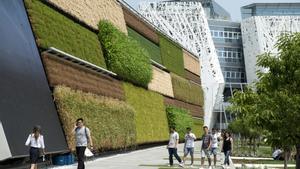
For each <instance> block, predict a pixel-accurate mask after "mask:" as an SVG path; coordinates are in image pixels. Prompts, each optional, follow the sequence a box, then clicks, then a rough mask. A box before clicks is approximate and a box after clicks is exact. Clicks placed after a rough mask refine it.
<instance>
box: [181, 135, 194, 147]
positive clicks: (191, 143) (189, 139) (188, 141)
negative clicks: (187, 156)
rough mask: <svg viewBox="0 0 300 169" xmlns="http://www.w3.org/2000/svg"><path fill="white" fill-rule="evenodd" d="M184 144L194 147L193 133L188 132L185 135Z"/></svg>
mask: <svg viewBox="0 0 300 169" xmlns="http://www.w3.org/2000/svg"><path fill="white" fill-rule="evenodd" d="M184 138H185V144H186V145H185V146H186V148H194V147H195V138H196V136H195V134H193V133H190V134H186V135H185V137H184Z"/></svg>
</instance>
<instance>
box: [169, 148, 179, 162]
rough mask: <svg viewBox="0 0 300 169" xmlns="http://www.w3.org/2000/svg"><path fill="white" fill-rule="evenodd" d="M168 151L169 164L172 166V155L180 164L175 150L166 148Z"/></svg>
mask: <svg viewBox="0 0 300 169" xmlns="http://www.w3.org/2000/svg"><path fill="white" fill-rule="evenodd" d="M168 150H169V163H170V165H173V155H174V156H175V158H176V159H177V161H178V162H179V163H181V158H180V157H179V156H178V154H177V148H168Z"/></svg>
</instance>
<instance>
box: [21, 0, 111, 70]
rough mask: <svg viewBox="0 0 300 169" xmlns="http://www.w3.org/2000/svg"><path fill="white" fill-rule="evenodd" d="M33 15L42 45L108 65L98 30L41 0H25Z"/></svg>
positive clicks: (32, 22) (34, 29)
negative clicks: (74, 19) (88, 27)
mask: <svg viewBox="0 0 300 169" xmlns="http://www.w3.org/2000/svg"><path fill="white" fill-rule="evenodd" d="M25 4H26V7H27V11H28V14H29V18H30V21H31V25H32V28H33V31H34V33H35V36H36V40H37V44H38V46H39V47H41V48H44V49H46V48H49V47H55V48H57V49H60V50H62V51H64V52H67V53H70V54H72V55H74V56H76V57H79V58H81V59H83V60H86V61H88V62H91V63H93V64H95V65H98V66H100V67H104V68H106V65H105V60H104V57H103V54H102V50H101V46H100V42H99V40H98V37H97V34H96V33H94V32H92V31H90V30H88V29H86V28H84V27H82V26H81V25H79V24H77V23H75V22H74V21H72V20H70V19H69V18H67V17H66V16H64V15H62V14H60V13H59V12H57V11H55V10H54V9H52V8H50V7H48V6H47V5H46V4H44V3H43V2H41V1H40V0H25Z"/></svg>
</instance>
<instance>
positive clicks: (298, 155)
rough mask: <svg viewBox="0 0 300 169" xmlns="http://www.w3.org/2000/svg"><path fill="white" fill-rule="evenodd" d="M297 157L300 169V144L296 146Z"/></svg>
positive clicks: (299, 168)
mask: <svg viewBox="0 0 300 169" xmlns="http://www.w3.org/2000/svg"><path fill="white" fill-rule="evenodd" d="M296 150H297V155H296V169H300V144H298V145H297V146H296Z"/></svg>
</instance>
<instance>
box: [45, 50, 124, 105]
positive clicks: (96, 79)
mask: <svg viewBox="0 0 300 169" xmlns="http://www.w3.org/2000/svg"><path fill="white" fill-rule="evenodd" d="M42 59H43V63H44V67H45V71H46V74H47V78H48V81H49V84H50V86H51V87H54V86H57V85H64V86H67V87H70V88H72V89H77V90H82V91H84V92H90V93H94V94H98V95H103V96H108V97H113V98H117V99H120V100H124V90H123V86H122V83H121V82H120V81H118V80H116V79H114V78H112V77H110V76H107V75H102V74H100V73H96V72H93V71H91V70H89V69H87V68H84V67H82V66H79V65H76V64H74V63H71V62H68V61H66V60H64V59H61V58H58V57H56V56H51V54H46V53H43V54H42Z"/></svg>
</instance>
